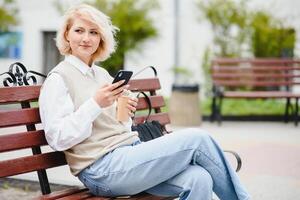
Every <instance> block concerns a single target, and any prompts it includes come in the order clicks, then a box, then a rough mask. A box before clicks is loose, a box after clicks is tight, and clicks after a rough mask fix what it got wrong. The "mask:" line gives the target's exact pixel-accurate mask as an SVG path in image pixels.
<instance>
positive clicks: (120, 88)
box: [112, 85, 129, 96]
mask: <svg viewBox="0 0 300 200" xmlns="http://www.w3.org/2000/svg"><path fill="white" fill-rule="evenodd" d="M128 87H129V85H124V86H122V87H119V88H117V89H115V90H113V91H112V95H113V96H115V95H119V94H120V93H121V94H123V90H125V89H127V88H128Z"/></svg>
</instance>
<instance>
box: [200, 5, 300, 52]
mask: <svg viewBox="0 0 300 200" xmlns="http://www.w3.org/2000/svg"><path fill="white" fill-rule="evenodd" d="M197 5H198V7H199V10H200V11H201V12H202V13H203V14H204V17H205V18H206V19H207V20H208V21H209V22H210V24H211V26H212V28H213V33H214V45H215V46H216V49H214V52H213V55H214V56H218V57H243V55H247V54H249V53H251V54H252V55H253V56H255V57H281V56H283V55H285V56H290V57H292V56H293V50H294V47H295V42H296V33H295V29H294V28H291V27H284V26H283V24H284V23H283V21H282V20H280V19H276V18H274V17H273V16H272V15H271V14H269V13H268V12H267V11H262V10H255V11H249V9H248V8H247V4H246V1H245V0H240V1H234V0H198V1H197Z"/></svg>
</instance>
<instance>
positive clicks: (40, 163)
mask: <svg viewBox="0 0 300 200" xmlns="http://www.w3.org/2000/svg"><path fill="white" fill-rule="evenodd" d="M129 84H130V88H129V89H130V90H134V91H135V92H138V91H146V92H147V93H148V94H149V98H150V101H151V104H152V107H153V109H154V112H153V114H151V116H150V119H151V120H158V121H160V122H161V124H163V125H166V124H168V123H170V119H169V116H168V114H167V113H162V112H161V107H163V106H165V102H164V99H163V97H162V96H160V95H157V94H156V90H158V89H160V87H161V86H160V82H159V79H158V78H152V79H136V80H131V81H130V83H129ZM40 88H41V86H20V87H2V88H0V106H1V105H3V104H16V103H17V104H20V105H21V108H16V106H14V107H13V109H10V110H7V109H1V110H0V129H1V128H2V131H1V130H0V153H1V152H8V151H13V150H19V149H26V148H32V151H33V154H34V155H28V156H24V157H19V158H12V159H9V160H1V161H0V177H7V176H12V175H17V174H22V173H27V172H32V171H38V176H39V179H40V183H41V182H44V183H41V187H42V192H43V194H47V193H50V188H49V184H48V179H47V176H46V175H45V173H46V172H45V170H44V169H47V168H52V167H57V166H61V165H65V164H66V160H65V157H64V154H63V153H62V152H47V153H42V152H41V149H40V146H44V145H47V141H46V139H45V134H44V131H43V130H37V128H36V124H39V123H40V122H41V119H40V115H39V108H38V107H37V106H31V105H32V103H31V104H30V102H36V101H37V100H38V97H39V93H40ZM34 104H35V105H37V103H34ZM0 108H1V107H0ZM147 108H148V104H147V102H146V100H145V97H141V98H139V103H138V106H137V110H147ZM145 115H147V112H145ZM145 115H141V116H138V117H136V118H135V120H134V121H135V123H141V122H143V121H144V119H145V117H146V116H145ZM24 125H25V126H26V128H27V131H24V132H21V133H12V134H5V133H4V131H5V129H3V128H7V127H15V126H24ZM3 130H4V131H3ZM43 179H44V180H43ZM47 184H48V186H47ZM45 185H46V186H45ZM43 187H46V188H43Z"/></svg>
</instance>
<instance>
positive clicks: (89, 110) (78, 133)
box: [39, 55, 132, 151]
mask: <svg viewBox="0 0 300 200" xmlns="http://www.w3.org/2000/svg"><path fill="white" fill-rule="evenodd" d="M65 60H66V61H67V62H69V63H71V64H72V65H73V66H74V67H76V68H77V69H79V70H80V71H81V72H82V73H83V74H85V75H89V76H92V77H94V68H95V67H98V66H96V65H95V64H93V65H92V66H91V67H89V66H88V65H87V64H85V63H84V62H83V61H81V60H80V59H78V58H77V57H75V56H72V55H69V56H66V58H65ZM39 103H40V105H42V106H40V116H41V120H42V124H43V127H44V130H45V135H46V140H47V142H48V144H49V145H50V146H51V147H52V148H53V149H55V150H57V151H64V150H67V149H69V148H71V147H72V146H74V145H76V144H78V143H80V142H82V141H83V140H85V139H86V138H88V137H89V136H90V135H91V133H92V122H93V121H94V120H95V119H96V118H97V116H98V115H99V114H100V113H101V110H102V109H101V107H100V106H99V105H98V104H97V103H96V101H95V100H94V99H93V98H90V99H88V100H87V101H86V102H85V103H83V104H82V105H81V106H80V107H79V108H78V109H77V110H76V111H75V109H74V104H73V101H72V99H71V96H70V94H69V92H68V88H67V87H66V85H65V83H64V81H63V79H62V77H61V76H60V75H59V74H57V73H52V74H51V75H50V76H48V77H47V79H46V80H45V82H44V84H43V87H42V90H41V93H40V97H39ZM131 125H132V120H129V122H128V123H127V124H126V126H127V127H131Z"/></svg>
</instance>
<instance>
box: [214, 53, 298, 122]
mask: <svg viewBox="0 0 300 200" xmlns="http://www.w3.org/2000/svg"><path fill="white" fill-rule="evenodd" d="M211 77H212V85H213V86H212V92H213V99H212V105H211V121H214V120H217V121H218V122H219V123H221V121H222V114H221V110H222V101H223V99H226V98H227V99H228V98H231V99H270V98H272V99H285V100H286V105H285V111H283V116H284V118H283V119H284V120H285V122H288V121H289V119H290V118H291V117H292V118H293V119H294V123H295V125H297V124H298V119H299V116H298V110H299V104H298V100H299V98H300V92H298V93H295V92H293V87H294V86H296V85H300V60H293V59H230V58H218V59H215V60H213V61H212V65H211ZM292 100H294V102H295V107H293V105H292Z"/></svg>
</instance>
